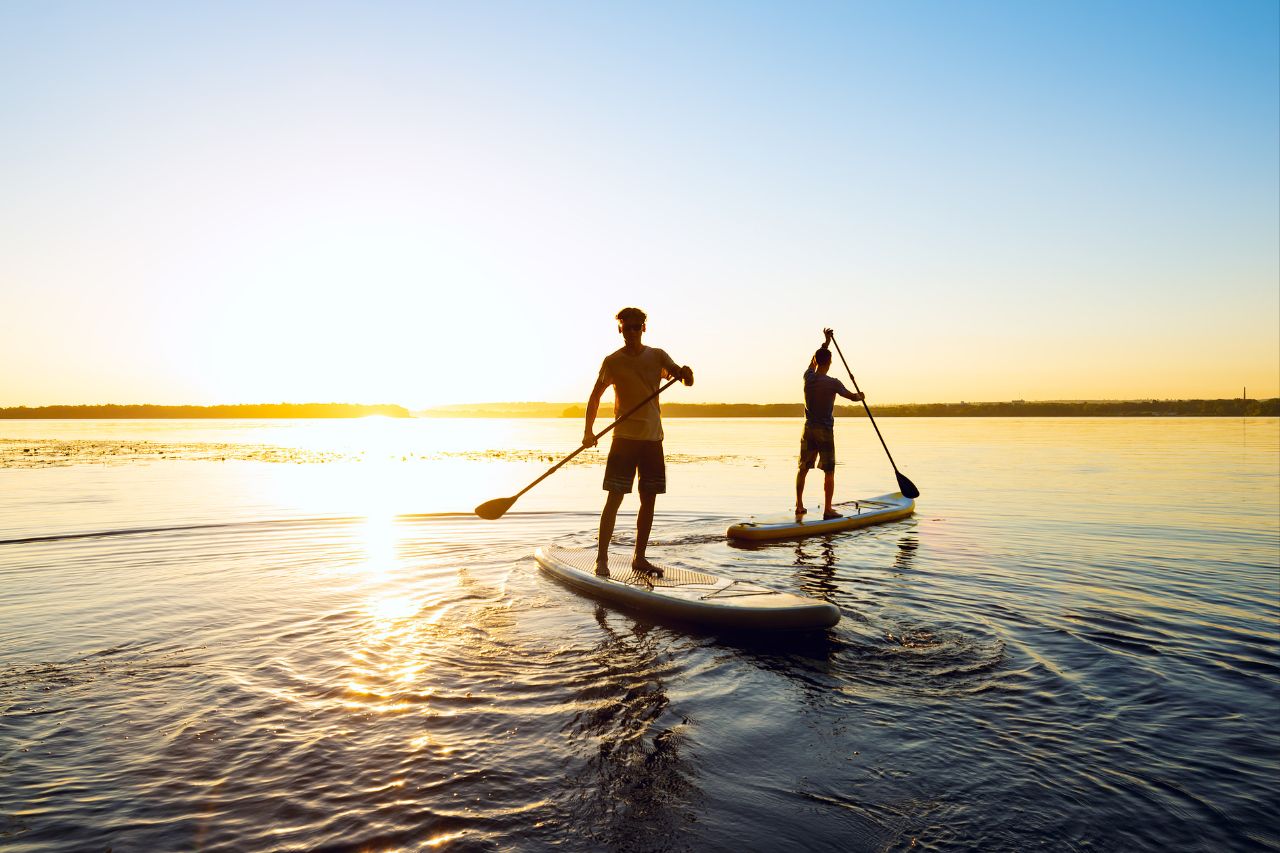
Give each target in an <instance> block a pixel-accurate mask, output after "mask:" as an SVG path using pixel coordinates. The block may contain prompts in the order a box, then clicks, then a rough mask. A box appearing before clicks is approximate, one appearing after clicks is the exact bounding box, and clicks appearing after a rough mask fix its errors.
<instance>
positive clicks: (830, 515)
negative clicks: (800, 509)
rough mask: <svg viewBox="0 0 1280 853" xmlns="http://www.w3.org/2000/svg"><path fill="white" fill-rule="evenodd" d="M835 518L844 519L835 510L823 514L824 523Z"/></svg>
mask: <svg viewBox="0 0 1280 853" xmlns="http://www.w3.org/2000/svg"><path fill="white" fill-rule="evenodd" d="M833 518H844V516H843V515H841V514H840V513H838V512H836V511H835V510H834V509H829V510H827V511H826V512H824V513H823V514H822V520H823V521H830V520H831V519H833Z"/></svg>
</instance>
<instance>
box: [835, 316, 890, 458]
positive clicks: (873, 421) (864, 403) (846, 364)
mask: <svg viewBox="0 0 1280 853" xmlns="http://www.w3.org/2000/svg"><path fill="white" fill-rule="evenodd" d="M831 343H833V344H835V345H836V352H837V353H840V361H841V363H842V364H844V370H845V373H848V374H849V381H850V382H852V383H853V390H854V391H857V392H858V393H859V394H861V393H862V389H861V388H859V387H858V380H857V379H854V378H853V371H852V370H850V369H849V362H847V361H845V360H844V353H842V352H840V343H839V342H838V341H837V340H836V336H835V335H832V336H831ZM862 408H864V409H866V410H867V417H868V418H870V419H871V427H872V429H874V430H875V431H876V438H878V439H880V446H881V447H883V448H884V455H885V456H888V457H889V464H890V465H892V466H893V473H895V474H898V475H901V473H902V472H901V471H899V470H898V463H896V462H894V461H893V454H892V453H890V452H889V445H887V444H885V443H884V436H883V435H881V434H880V427H878V426H876V419H875V418H873V417H871V407H870V406H868V405H867V398H866V397H865V396H864V397H863V398H862Z"/></svg>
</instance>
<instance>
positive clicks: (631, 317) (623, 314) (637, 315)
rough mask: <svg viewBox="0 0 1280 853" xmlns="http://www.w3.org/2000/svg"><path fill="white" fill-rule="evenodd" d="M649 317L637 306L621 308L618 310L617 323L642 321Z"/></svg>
mask: <svg viewBox="0 0 1280 853" xmlns="http://www.w3.org/2000/svg"><path fill="white" fill-rule="evenodd" d="M648 319H649V317H648V315H647V314H645V313H644V312H643V311H641V310H640V309H639V308H623V309H622V310H621V311H619V312H618V322H619V323H627V322H631V323H644V321H646V320H648Z"/></svg>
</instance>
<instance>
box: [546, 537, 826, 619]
mask: <svg viewBox="0 0 1280 853" xmlns="http://www.w3.org/2000/svg"><path fill="white" fill-rule="evenodd" d="M534 558H535V559H537V561H538V565H540V566H541V567H542V569H543V571H545V572H547V573H548V574H549V575H551V576H552V577H555V578H556V579H558V580H560V581H562V582H564V583H565V584H567V585H568V586H571V587H573V588H574V589H575V590H577V591H579V592H582V593H584V594H586V595H589V596H591V597H592V598H597V599H600V600H601V601H606V602H609V603H610V604H615V605H619V606H622V607H627V608H630V609H632V610H635V611H638V612H641V613H648V614H651V615H652V616H653V617H654V618H665V619H674V620H679V621H682V622H689V623H696V624H700V625H709V626H717V627H726V628H765V629H805V628H810V629H812V628H829V627H831V626H832V625H834V624H836V623H837V622H839V621H840V611H839V610H838V609H837V608H836V606H835V605H834V604H829V603H827V602H825V601H819V600H818V599H816V598H805V597H804V596H801V595H792V594H791V593H788V592H778V591H776V590H772V589H768V588H766V587H763V586H758V585H757V584H753V583H747V582H745V581H735V580H730V579H729V578H722V577H718V576H716V575H710V574H706V573H703V572H695V571H691V570H689V569H680V568H676V567H674V566H663V565H661V564H660V563H658V564H655V565H658V566H659V567H660V568H662V570H663V576H662V577H660V578H658V577H652V576H650V575H647V574H642V573H638V572H634V571H632V570H631V557H630V555H629V554H628V555H625V556H624V555H622V554H610V555H609V576H608V577H601V576H600V575H597V574H596V565H595V561H596V552H595V550H594V549H592V550H585V549H570V548H561V547H559V546H556V545H548V546H545V547H543V548H539V549H538V550H537V551H536V552H534Z"/></svg>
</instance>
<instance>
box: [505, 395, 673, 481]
mask: <svg viewBox="0 0 1280 853" xmlns="http://www.w3.org/2000/svg"><path fill="white" fill-rule="evenodd" d="M679 381H680V377H679V376H676V377H674V378H673V379H671V381H669V382H667V384H665V385H663V386H661V387H660V388H658V390H657V391H654V392H653V393H652V394H650V395H649V396H648V397H645V398H644V399H643V400H641V401H640V402H639V403H636V404H635V405H634V406H632V407H631V408H630V409H627V410H626V411H625V412H623V413H622V414H621V415H619V416H618V418H617V419H616V420H614V422H613V423H611V424H609V425H608V426H607V427H605V428H604V429H602V430H600V431H599V432H598V433H596V434H595V435H594V436H592V437H593V438H595V440H596V441H599V440H600V437H601V436H603V435H604V434H605V433H607V432H608V431H609V430H611V429H613V428H614V427H616V426H617V425H618V424H620V423H622V422H623V421H625V420H626V419H627V418H629V417H631V416H632V415H634V414H635V413H636V412H638V411H640V409H642V408H643V407H644V406H645V405H646V404H648V402H649V401H650V400H652V399H653V398H654V397H656V396H658V395H659V394H661V393H662V392H663V391H665V390H667V389H668V388H670V387H671V386H672V385H675V384H676V383H677V382H679ZM586 449H587V445H586V444H583V445H582V446H581V447H579V448H578V449H577V450H575V451H573V452H572V453H570V454H569V455H568V456H566V457H565V458H563V459H561V460H560V461H559V462H557V463H556V464H555V465H552V466H551V467H550V468H548V469H547V472H546V473H545V474H543V475H542V476H541V477H539V478H538V479H536V480H534V481H533V482H532V483H530V484H529V485H527V486H525V487H524V488H523V489H521V490H520V491H519V492H517V493H516V494H515V495H514V496H513V497H512V498H511V500H515V499H516V498H518V497H520V496H521V495H523V494H524V493H525V492H527V491H529V490H530V489H532V488H533V487H534V486H536V485H538V484H539V483H541V482H542V481H543V480H545V479H547V478H548V477H550V476H551V475H552V474H554V473H555V472H556V471H559V470H560V466H562V465H564V464H565V463H566V462H568V461H569V460H570V459H572V458H573V457H575V456H577V455H578V454H579V453H581V452H582V451H584V450H586Z"/></svg>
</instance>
